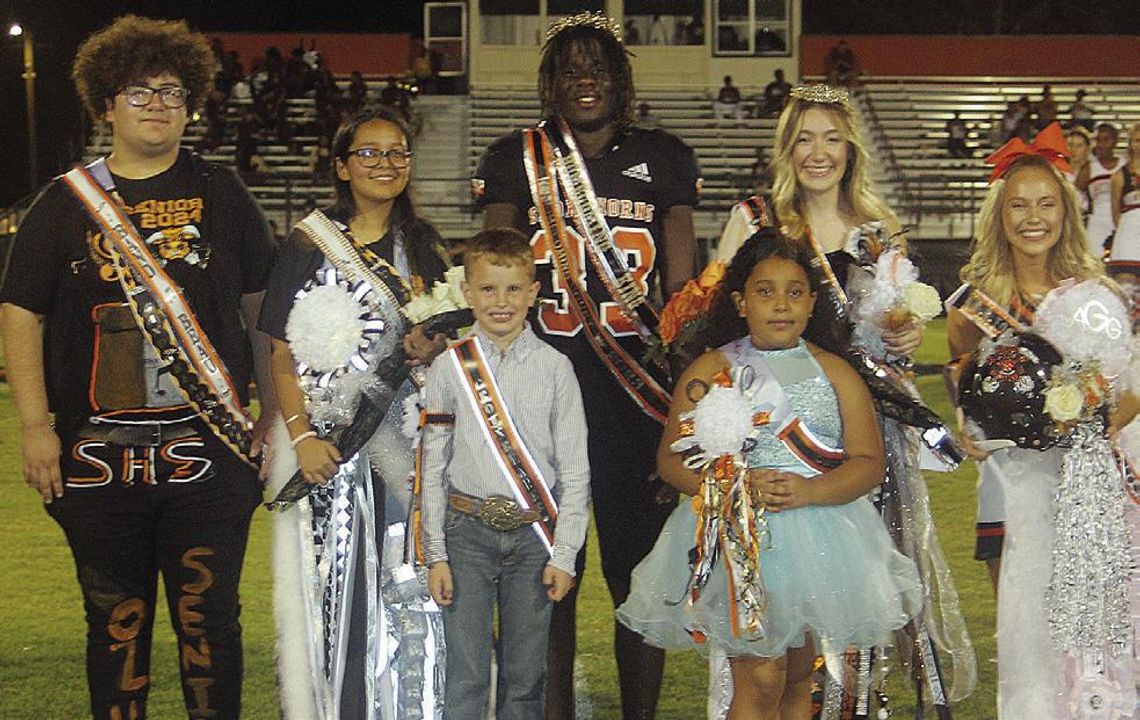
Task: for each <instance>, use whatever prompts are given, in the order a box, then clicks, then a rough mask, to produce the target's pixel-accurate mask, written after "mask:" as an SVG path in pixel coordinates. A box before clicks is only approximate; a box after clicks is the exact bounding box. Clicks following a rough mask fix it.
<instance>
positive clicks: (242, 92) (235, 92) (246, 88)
mask: <svg viewBox="0 0 1140 720" xmlns="http://www.w3.org/2000/svg"><path fill="white" fill-rule="evenodd" d="M252 98H253V88H252V87H250V84H249V80H246V79H245V78H238V79H237V80H235V81H234V84H233V86H232V87H231V88H230V99H231V100H237V101H239V102H245V101H246V100H250V99H252Z"/></svg>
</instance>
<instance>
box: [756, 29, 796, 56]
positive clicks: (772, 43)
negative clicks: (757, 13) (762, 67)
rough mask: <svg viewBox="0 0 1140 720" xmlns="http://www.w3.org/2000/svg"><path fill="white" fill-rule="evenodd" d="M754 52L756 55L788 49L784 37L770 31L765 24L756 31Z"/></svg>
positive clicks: (778, 52)
mask: <svg viewBox="0 0 1140 720" xmlns="http://www.w3.org/2000/svg"><path fill="white" fill-rule="evenodd" d="M755 40H756V44H755V49H754V52H755V53H756V54H757V55H777V54H780V53H782V52H784V51H785V50H787V49H788V44H787V43H786V42H784V38H782V37H780V36H779V35H777V34H776V33H774V32H772V28H770V27H768V26H767V25H765V26H763V27H761V28H760V29H759V30H757V31H756V36H755Z"/></svg>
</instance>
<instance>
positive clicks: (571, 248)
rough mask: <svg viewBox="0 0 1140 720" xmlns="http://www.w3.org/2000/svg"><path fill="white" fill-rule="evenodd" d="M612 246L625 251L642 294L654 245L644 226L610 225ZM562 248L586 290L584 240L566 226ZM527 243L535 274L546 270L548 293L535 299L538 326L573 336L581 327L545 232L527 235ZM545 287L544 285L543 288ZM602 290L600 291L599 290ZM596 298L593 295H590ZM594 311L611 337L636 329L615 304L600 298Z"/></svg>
mask: <svg viewBox="0 0 1140 720" xmlns="http://www.w3.org/2000/svg"><path fill="white" fill-rule="evenodd" d="M610 232H611V233H612V234H613V238H614V245H616V246H617V248H618V249H619V250H621V251H622V252H623V253H624V254H625V262H626V265H627V266H628V267H629V270H630V273H631V274H632V275H633V279H634V280H635V281H636V282H637V284H638V286H639V287H640V289H641V292H642V293H643V294H648V293H649V275H650V272H651V271H652V270H653V266H654V263H655V262H656V261H657V245H656V243H654V242H653V235H651V234H650V232H649V230H647V229H646V228H629V227H621V226H617V227H613V228H610ZM566 234H567V240H568V242H567V243H566V251H567V254H568V255H569V256H570V257H569V260H570V263H571V264H572V266H573V267H574V268H575V269H576V270H577V274H578V277H577V278H576V279H577V281H578V284H579V285H580V286H581V287H582V288H583V289H585V290H586V291H587V292H589V289H590V288H589V287H588V285H587V284H586V283H587V280H586V266H587V265H589V264H590V260H589V259H588V258H587V257H586V241H585V240H584V239H583V238H582V237H580V236H579V235H578V234H577V233H576V232H575V231H574V230H573V229H572V228H567V229H566ZM530 246H531V248H532V250H533V251H534V262H535V265H537V267H538V272H539V277H540V278H541V277H542V275H543V274H544V273H549V277H550V293H551V294H550V295H545V294H544V296H543V297H540V298H539V308H538V322H539V323H541V325H542V329H543V330H544V331H545V332H546V333H548V334H550V335H564V336H573V335H577V334H578V331H579V330H581V329H582V324H581V323H580V322H578V318H577V316H575V314H574V313H573V312H572V311H571V310H570V306H569V303H570V302H571V300H570V295H569V293H568V292H567V290H566V286H565V283H564V281H563V279H562V275H561V274H560V273H559V272H558V270H557V268H556V267H555V264H554V251H553V248H552V247H551V245H550V241H549V238H548V237H547V235H546V232H545V231H543V230H538V231H537V232H535V234H534V235H533V236H532V237H531V240H530ZM544 290H545V288H544ZM603 293H604V290H603ZM593 296H594V297H597V294H593ZM598 313H599V315H600V317H601V319H602V324H603V325H604V326H605V327H606V329H607V330H609V331H610V333H611V334H613V336H614V337H621V336H624V335H634V334H636V331H635V330H634V328H633V326H632V325H631V324H630V322H629V321H628V320H626V318H625V316H623V315H622V313H621V310H619V309H618V306H617V303H614V302H612V301H603V302H600V303H598Z"/></svg>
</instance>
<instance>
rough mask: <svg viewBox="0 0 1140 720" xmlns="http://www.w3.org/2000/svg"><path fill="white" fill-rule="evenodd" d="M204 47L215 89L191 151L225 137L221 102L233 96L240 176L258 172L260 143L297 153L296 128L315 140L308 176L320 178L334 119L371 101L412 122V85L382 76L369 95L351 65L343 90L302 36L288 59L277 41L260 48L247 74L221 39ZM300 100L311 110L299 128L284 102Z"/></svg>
mask: <svg viewBox="0 0 1140 720" xmlns="http://www.w3.org/2000/svg"><path fill="white" fill-rule="evenodd" d="M211 48H212V50H213V51H214V56H215V70H214V89H213V91H212V92H211V94H210V96H209V98H208V99H207V101H206V104H205V107H204V108H203V113H204V116H205V119H206V134H205V136H204V137H203V138H202V140H201V141H200V142H199V144H198V147H197V149H198V150H199V151H206V152H208V151H210V150H214V149H216V148H218V147H219V146H221V145H223V144H225V143H226V142H227V138H226V124H227V123H226V108H227V106H228V105H229V104H230V102H231V101H234V104H236V105H237V107H239V108H240V111H241V113H240V119H239V121H238V122H237V130H236V137H235V138H234V144H235V150H234V158H235V164H236V166H237V169H238V171H239V172H241V173H243V174H249V173H260V172H264V170H265V162H264V160H263V159H262V157H261V155H260V153H259V146H261V145H262V144H264V143H266V142H276V143H277V144H280V145H285V146H288V147H290V148H291V149H292V150H293V151H295V152H298V153H299V152H301V148H300V146H299V145H298V144H297V143H296V142H295V141H294V139H295V135H297V134H299V133H301V134H306V135H309V136H313V137H315V138H316V142H315V143H314V146H313V148H312V150H311V152H310V163H311V166H312V168H313V171H314V174H315V175H322V176H323V174H324V173H325V172H327V170H328V166H329V145H330V143H331V141H332V136H333V134H334V133H335V132H336V129H337V127H338V126H339V125H340V123H341V120H342V119H343V118H344V117H347V116H349V115H352V114H353V113H355V112H357V111H359V110H360V109H362V108H363V107H364V106H365V105H367V104H369V103H370V102H373V101H375V102H377V103H379V104H380V105H383V106H386V107H388V108H389V109H391V110H393V111H394V112H396V113H397V114H398V115H400V116H401V117H402V118H403V119H404V120H405V122H407V123H409V125H413V124H414V123H413V122H412V121H413V112H412V103H413V99H414V97H415V94H416V92H417V87H416V86H415V84H414V83H408V82H405V81H402V80H397V79H396V78H394V77H389V78H388V79H387V85H386V86H385V87H383V88H382V89H381V90H380V92H379V93H377V94H375V97H373V95H374V93H372V92H371V91H370V89H369V87H368V83H367V82H366V81H365V79H364V76H363V75H362V74H361V73H360V71H359V70H353V71H352V74H351V75H350V77H349V81H348V83H347V85H346V86H345V87H344V88H343V89H342V88H341V87H340V86H339V85H338V84H337V80H336V77H335V76H334V75H333V73H332V71H331V70H330V69H329V68H328V66H327V65H325V64H324V62H323V60H322V58H321V55H320V53H319V52H318V51H317V49H316V47H315V42H310V45H309V46H308V47H307V48H306V47H305V46H304V43H303V42H302V43H301V44H299V45H298V46H297V47H295V48H293V49H292V50H291V51H290V53H289V57H288V58H286V57H284V56H283V55H282V53H281V51H280V50H279V49H277V48H276V47H269V48H266V50H265V54H264V56H263V57H261V58H258V59H257V60H255V61H254V62H253V63H252V67H251V68H249V70H248V72H247V71H246V69H245V68H244V67H243V65H242V61H241V58H240V57H239V55H238V53H237V52H236V51H232V50H231V51H228V52H227V51H226V50H225V48H224V46H223V44H222V41H221V39H220V38H214V40H213V42H212V43H211ZM302 98H311V99H312V100H313V103H314V113H313V115H312V119H311V120H309V121H307V126H306V127H296V126H295V124H294V123H293V122H291V120H290V118H289V115H288V101H289V100H294V99H302Z"/></svg>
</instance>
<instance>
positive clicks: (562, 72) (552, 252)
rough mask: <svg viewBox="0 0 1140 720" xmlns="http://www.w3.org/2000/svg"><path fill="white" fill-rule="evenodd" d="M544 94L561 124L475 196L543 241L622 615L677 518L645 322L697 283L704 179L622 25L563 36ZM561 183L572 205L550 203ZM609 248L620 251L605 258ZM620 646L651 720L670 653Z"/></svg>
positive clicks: (545, 331) (584, 22)
mask: <svg viewBox="0 0 1140 720" xmlns="http://www.w3.org/2000/svg"><path fill="white" fill-rule="evenodd" d="M538 90H539V97H540V99H541V101H542V113H543V116H544V118H545V119H546V120H545V123H544V124H540V126H539V128H538V129H535V130H528V131H522V132H515V133H512V134H511V135H508V136H506V137H503V138H501V139H499V140H497V141H495V142H494V143H493V144H492V145H491V146H490V147H489V148H488V149H487V150H486V152H485V153H484V155H483V157H482V159H481V161H480V164H479V168H478V170H477V172H476V176H475V178H474V180H473V185H474V189H475V193H476V196H477V197H478V202H479V204H480V205H481V206H482V207H483V210H484V214H483V224H484V227H488V228H491V227H500V226H509V227H516V228H519V229H521V230H522V231H523V232H524V233H526V234H527V235H528V236H529V237H530V242H531V247H532V248H533V250H534V258H535V263H536V264H537V267H538V277H539V279H540V280H541V285H542V289H541V293H540V296H539V305H538V309H537V312H536V315H535V317H534V318H533V325H534V329H535V331H536V332H537V333H538V334H539V335H540V336H541V337H542V338H543V339H545V340H546V341H547V342H549V343H550V344H551V345H553V346H554V347H555V348H557V349H559V350H561V351H562V352H564V353H565V354H566V355H568V356H569V357H570V359H571V360H572V361H573V363H574V368H575V371H576V372H577V374H578V378H579V382H580V384H581V386H582V392H583V396H584V401H585V407H586V417H587V420H588V422H589V428H590V437H589V451H590V472H591V477H590V484H591V489H592V494H593V503H594V519H595V525H596V528H597V534H598V544H599V549H600V551H601V557H602V573H603V575H604V576H605V578H606V584H607V585H608V587H609V591H610V596H611V598H612V600H613V603H614V606H615V607H616V606H617V605H620V604H621V603H622V602H623V601H624V600H625V598H626V596H627V595H628V594H629V578H630V573H631V571H632V570H633V568H634V566H636V565H637V563H638V562H639V561H640V560H641V559H642V558H643V557H645V555H646V554H647V553H648V552H649V550H650V549H651V548H652V547H653V543H654V541H655V540H656V539H657V534H658V532H659V531H660V529H661V526H662V525H663V524H664V522H665V520H666V518H667V517H668V516H669V513H670V512H671V511H672V509H673V507H674V505H675V497H674V496H673V495H671V494H670V493H669V492H668V491H666V490H665V486H664V485H663V484H662V483H661V481H660V480H659V478H658V477H657V475H656V473H655V469H654V459H653V458H654V455H655V452H656V448H657V443H658V440H659V439H660V436H661V430H662V424H663V418H662V417H661V413H662V410H663V406H662V402H661V400H660V398H661V393H663V392H664V393H667V391H668V387H667V385H668V380H667V373H664V374H661V373H655V372H654V371H653V369H652V368H649V369H646V367H645V366H644V363H643V362H642V359H643V358H644V356H645V343H646V341H647V340H648V339H649V337H650V334H651V333H649V332H647V326H648V327H649V328H650V329H651V326H652V321H645V322H643V321H642V319H643V318H644V315H642V316H641V317H642V319H639V315H638V312H641V313H643V314H644V312H645V308H644V307H641V309H640V310H639V311H638V312H634V310H636V309H637V308H638V306H641V305H659V301H660V297H661V296H662V295H663V296H665V297H668V294H669V293H671V292H673V291H676V290H677V289H679V288H680V287H681V285H683V284H684V282H685V281H686V280H688V279H689V278H691V277H692V276H693V274H694V272H695V269H696V268H695V257H696V251H695V241H694V237H693V206H694V205H695V204H696V202H697V193H698V185H699V169H698V166H697V162H696V159H695V157H694V155H693V151H692V149H691V148H689V147H688V146H687V145H686V144H685V143H683V142H682V141H681V140H679V139H678V138H676V137H674V136H673V135H670V134H669V133H666V132H664V131H662V130H657V129H653V130H647V129H642V128H637V127H633V126H632V120H633V116H634V112H633V108H634V89H633V80H632V71H631V68H630V64H629V59H628V56H627V53H626V50H625V47H624V46H623V45H622V40H621V29H620V27H619V26H617V25H616V24H615V23H613V21H611V20H608V19H607V18H604V17H602V16H600V15H596V14H587V13H582V14H579V15H575V16H572V17H570V18H567V19H565V20H563V21H561V22H559V23H557V24H555V25H554V26H552V27H551V29H550V32H548V33H547V41H546V45H545V46H544V48H543V56H542V61H541V64H540V66H539V81H538ZM552 178H556V179H557V182H555V183H554V184H555V185H556V186H557V187H559V188H560V193H559V192H554V193H550V192H549V187H550V184H551V183H549V182H545V181H549V180H551V179H552ZM595 200H596V202H595ZM607 234H608V235H609V237H610V238H612V244H613V247H614V248H615V249H616V252H610V253H608V254H607V253H605V252H604V250H605V246H606V241H605V240H604V237H605V235H607ZM599 236H601V237H602V243H601V245H599V244H598V243H597V242H596V241H597V240H598V238H599ZM599 248H601V250H602V251H599ZM646 296H648V298H650V299H651V300H650V302H649V303H644V304H643V303H642V302H641V300H642V299H644V298H645V297H646ZM655 378H665V379H662V380H661V381H660V384H658V383H657V382H655ZM661 385H664V386H665V387H664V388H662V387H661ZM665 397H666V399H665V401H664V403H665V407H664V410H665V411H666V412H667V402H668V400H667V394H666V395H665ZM583 558H584V556H580V557H579V572H581V567H582V563H583ZM575 602H576V592H575V593H571V594H570V595H568V596H567V598H566V599H565V600H563V601H562V602H561V603H559V604H558V605H557V606H556V607H555V610H554V616H553V619H552V621H551V636H550V653H549V661H550V667H549V669H548V673H547V678H548V680H547V682H548V685H547V718H548V720H550V719H553V718H562V717H573V712H574V702H573V657H574V611H575ZM614 632H615V641H614V647H615V655H616V659H617V667H618V677H619V682H620V686H621V698H622V709H623V717H625V718H651V717H653V715H654V713H655V710H656V705H657V696H658V692H659V690H660V685H661V673H662V670H663V668H664V663H665V656H664V652H663V651H661V650H659V649H657V648H653V647H650V646H648V645H646V644H645V643H644V642H643V640H642V638H641V637H640V636H639V635H637V634H636V633H634V632H632V631H631V630H629V629H627V628H625V627H623V626H621V625H618V624H617V623H615V628H614Z"/></svg>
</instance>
